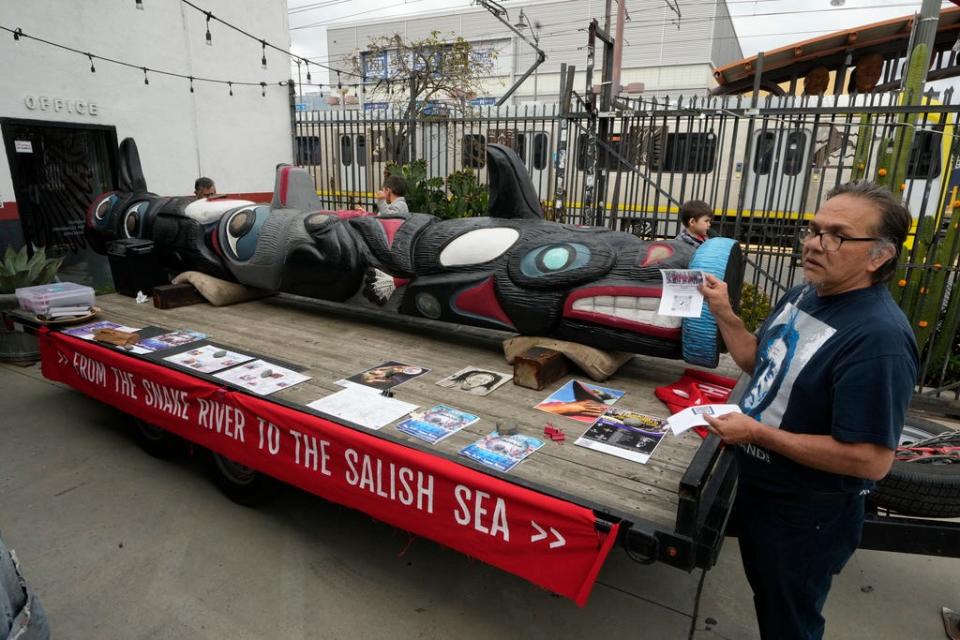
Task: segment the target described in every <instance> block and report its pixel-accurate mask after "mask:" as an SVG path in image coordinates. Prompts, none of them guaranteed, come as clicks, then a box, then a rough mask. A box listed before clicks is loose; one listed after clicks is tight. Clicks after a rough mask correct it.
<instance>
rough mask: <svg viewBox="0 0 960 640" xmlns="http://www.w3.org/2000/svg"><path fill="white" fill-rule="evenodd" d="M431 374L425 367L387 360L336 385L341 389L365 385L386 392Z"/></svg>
mask: <svg viewBox="0 0 960 640" xmlns="http://www.w3.org/2000/svg"><path fill="white" fill-rule="evenodd" d="M429 372H430V369H427V368H424V367H417V366H414V365H409V364H403V363H402V362H395V361H393V360H387V361H386V362H381V363H380V364H378V365H377V366H375V367H370V368H369V369H367V370H365V371H361V372H360V373H355V374H353V375H352V376H350V377H349V378H345V379H343V380H337V381H336V384H338V385H340V386H341V387H349V386H351V384H356V385H363V386H365V387H370V388H372V389H377V390H380V391H384V390H386V389H392V388H393V387H395V386H397V385H400V384H403V383H404V382H407V381H408V380H412V379H414V378H418V377H420V376H422V375H423V374H425V373H429Z"/></svg>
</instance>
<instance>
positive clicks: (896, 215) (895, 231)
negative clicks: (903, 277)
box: [827, 180, 913, 284]
mask: <svg viewBox="0 0 960 640" xmlns="http://www.w3.org/2000/svg"><path fill="white" fill-rule="evenodd" d="M842 195H848V196H854V197H856V198H862V199H864V200H868V201H870V202H871V203H873V205H874V206H875V207H876V208H877V211H879V212H880V222H879V224H878V225H877V226H876V227H875V228H874V229H873V230H872V232H871V235H873V236H875V237H877V238H879V240H878V241H877V244H876V245H875V246H874V248H873V251H872V252H871V255H872V256H873V257H875V258H877V257H880V256H881V255H883V252H884V251H885V250H886V249H887V248H888V247H889V248H891V249H893V256H892V257H891V258H890V259H889V260H887V261H886V262H885V263H883V265H882V266H881V267H880V268H879V269H877V270H876V271H875V272H874V274H873V283H874V284H877V283H878V282H885V281H887V280H889V279H890V278H891V277H892V276H893V273H894V272H895V271H896V270H897V258H898V257H899V256H900V250H901V249H902V248H903V243H904V242H906V240H907V234H908V233H910V224H911V222H912V220H913V218H912V217H911V216H910V211H909V210H908V209H907V208H906V207H905V206H903V203H902V202H900V201H899V200H898V199H897V198H895V197H894V195H893V194H892V193H890V190H889V189H887V188H886V187H881V186H880V185H877V184H874V183H873V182H870V181H868V180H854V181H853V182H846V183H844V184H841V185H839V186H837V187H834V188H833V189H831V190H830V192H829V193H828V194H827V200H829V199H830V198H834V197H836V196H842Z"/></svg>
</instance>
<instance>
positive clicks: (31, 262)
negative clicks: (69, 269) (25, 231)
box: [0, 246, 63, 293]
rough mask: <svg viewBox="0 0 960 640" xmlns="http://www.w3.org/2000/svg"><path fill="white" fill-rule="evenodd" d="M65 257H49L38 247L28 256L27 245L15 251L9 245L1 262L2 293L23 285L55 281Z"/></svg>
mask: <svg viewBox="0 0 960 640" xmlns="http://www.w3.org/2000/svg"><path fill="white" fill-rule="evenodd" d="M62 262H63V258H50V259H48V258H47V254H46V253H45V252H44V250H43V249H42V248H41V249H37V250H36V251H34V252H33V256H32V257H31V258H27V247H26V246H24V247H20V251H14V250H13V247H10V246H8V247H7V250H6V252H5V253H4V255H3V262H0V293H13V292H14V291H16V290H17V289H19V288H21V287H32V286H33V285H37V284H47V283H48V282H53V278H54V276H56V275H57V270H59V269H60V264H61V263H62Z"/></svg>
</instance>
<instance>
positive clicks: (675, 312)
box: [657, 269, 704, 318]
mask: <svg viewBox="0 0 960 640" xmlns="http://www.w3.org/2000/svg"><path fill="white" fill-rule="evenodd" d="M660 273H661V275H662V276H663V291H662V293H661V294H660V307H659V308H658V309H657V313H658V314H660V315H661V316H674V317H680V318H699V317H700V314H701V313H702V311H703V294H702V293H700V285H702V284H703V282H704V277H703V271H698V270H696V269H661V270H660Z"/></svg>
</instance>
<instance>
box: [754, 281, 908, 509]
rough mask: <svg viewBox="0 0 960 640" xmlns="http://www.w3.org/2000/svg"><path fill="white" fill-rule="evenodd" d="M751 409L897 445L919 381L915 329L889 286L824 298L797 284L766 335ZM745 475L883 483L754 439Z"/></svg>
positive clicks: (766, 479)
mask: <svg viewBox="0 0 960 640" xmlns="http://www.w3.org/2000/svg"><path fill="white" fill-rule="evenodd" d="M758 337H759V341H758V348H757V360H756V364H755V366H754V371H753V378H752V380H751V381H750V386H749V387H748V388H747V391H746V393H745V394H744V396H743V397H742V398H741V399H740V407H741V408H742V409H743V412H744V413H746V414H747V415H749V416H752V417H753V418H756V419H757V420H759V421H760V422H762V423H764V424H766V425H768V426H770V427H774V428H779V429H785V430H787V431H791V432H794V433H810V434H829V435H832V436H833V437H834V438H836V439H837V440H839V441H841V442H851V443H856V442H871V443H874V444H878V445H881V446H884V447H887V448H889V449H896V447H897V443H898V441H899V438H900V431H901V429H902V428H903V419H904V414H905V413H906V410H907V406H908V404H909V402H910V397H911V395H912V393H913V387H914V385H915V384H916V380H917V368H918V356H917V344H916V340H915V339H914V335H913V331H912V330H911V329H910V325H909V323H908V322H907V319H906V317H905V316H904V315H903V312H902V311H901V310H900V309H899V307H897V305H896V304H895V303H894V302H893V299H892V298H891V297H890V293H889V292H888V291H887V289H886V287H885V286H883V285H873V286H871V287H867V288H865V289H856V290H854V291H848V292H846V293H841V294H838V295H835V296H825V297H820V296H818V295H817V292H816V290H815V289H814V288H813V287H812V286H809V285H802V286H799V287H795V288H794V289H791V290H790V291H789V292H788V293H787V294H786V295H785V296H784V297H783V299H782V300H780V302H779V304H778V305H777V307H776V308H775V309H774V310H773V312H772V313H771V314H770V316H769V318H768V319H767V321H766V322H765V323H764V324H763V326H762V327H761V328H760V332H759V334H758ZM738 460H739V463H740V481H741V482H743V483H745V484H747V485H750V486H755V487H762V488H766V489H769V490H772V491H777V492H785V493H798V492H801V493H802V492H811V491H815V492H837V491H843V492H855V491H862V490H864V489H869V488H870V487H872V486H873V483H872V482H870V481H869V480H864V479H861V478H853V477H850V476H843V475H838V474H835V473H828V472H824V471H818V470H816V469H813V468H811V467H807V466H805V465H802V464H799V463H796V462H793V461H792V460H789V459H788V458H785V457H783V456H781V455H779V454H776V453H774V452H772V451H767V450H766V449H763V448H761V447H757V446H754V445H740V447H739V449H738Z"/></svg>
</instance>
